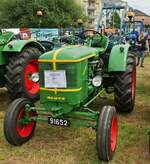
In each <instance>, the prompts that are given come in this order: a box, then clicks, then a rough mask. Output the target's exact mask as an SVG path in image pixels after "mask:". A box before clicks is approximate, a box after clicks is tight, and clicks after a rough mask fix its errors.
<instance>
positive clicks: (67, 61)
mask: <svg viewBox="0 0 150 164" xmlns="http://www.w3.org/2000/svg"><path fill="white" fill-rule="evenodd" d="M94 56H96V54H92V55H89V56H86V57H84V58H81V59H77V60H46V59H45V60H43V59H39V60H38V61H39V62H40V63H49V62H50V63H78V62H81V61H83V60H86V59H88V58H91V57H94Z"/></svg>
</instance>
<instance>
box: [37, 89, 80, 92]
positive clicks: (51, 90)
mask: <svg viewBox="0 0 150 164" xmlns="http://www.w3.org/2000/svg"><path fill="white" fill-rule="evenodd" d="M81 89H82V88H77V89H58V88H54V89H49V88H40V90H41V91H48V92H80V91H81Z"/></svg>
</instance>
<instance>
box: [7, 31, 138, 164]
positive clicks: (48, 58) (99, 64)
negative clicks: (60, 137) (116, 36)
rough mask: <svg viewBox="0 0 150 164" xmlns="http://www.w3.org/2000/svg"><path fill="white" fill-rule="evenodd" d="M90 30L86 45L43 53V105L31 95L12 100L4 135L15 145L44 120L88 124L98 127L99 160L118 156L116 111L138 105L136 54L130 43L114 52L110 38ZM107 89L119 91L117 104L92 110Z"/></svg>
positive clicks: (72, 125) (120, 46)
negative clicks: (94, 103) (130, 47)
mask: <svg viewBox="0 0 150 164" xmlns="http://www.w3.org/2000/svg"><path fill="white" fill-rule="evenodd" d="M86 32H88V33H90V35H87V41H86V44H85V45H84V46H82V45H74V46H73V45H72V46H66V47H62V48H60V49H57V50H53V51H49V52H46V53H44V54H43V55H41V56H40V58H39V66H40V70H39V72H40V103H41V107H39V106H37V107H36V106H34V104H33V103H32V102H31V101H30V100H28V99H26V98H19V99H16V100H14V101H13V102H12V103H11V105H10V106H9V109H8V110H7V112H6V114H5V118H4V134H5V137H6V139H7V141H8V142H9V143H10V144H12V145H15V146H19V145H22V144H23V143H25V142H27V141H28V140H29V139H31V138H32V136H33V133H34V130H35V127H36V122H38V121H39V122H45V123H47V124H49V125H51V126H63V127H87V128H93V129H95V130H96V148H97V153H98V157H99V159H100V160H104V161H109V160H111V159H112V157H113V154H114V152H115V149H116V144H117V129H118V126H117V115H116V110H117V111H118V112H126V113H129V112H131V111H132V110H133V108H134V102H135V88H136V62H135V57H134V55H133V54H131V53H130V52H129V45H128V44H126V45H116V46H114V47H113V48H112V50H111V53H109V54H108V52H107V47H108V42H109V40H108V38H107V37H106V36H104V35H102V34H100V33H99V32H96V31H94V30H89V31H86ZM91 33H92V35H91ZM105 90H106V91H107V92H108V93H110V92H111V91H112V90H113V91H114V106H115V107H113V106H104V107H103V108H102V110H101V109H97V111H94V110H92V109H90V107H89V105H90V104H91V103H92V102H93V101H94V100H95V99H96V98H98V97H99V96H101V94H102V92H103V91H105ZM115 108H116V110H115Z"/></svg>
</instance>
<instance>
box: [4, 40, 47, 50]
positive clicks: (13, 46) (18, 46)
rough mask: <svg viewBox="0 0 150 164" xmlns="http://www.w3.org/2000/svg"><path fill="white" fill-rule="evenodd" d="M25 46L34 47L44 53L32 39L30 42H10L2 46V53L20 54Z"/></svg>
mask: <svg viewBox="0 0 150 164" xmlns="http://www.w3.org/2000/svg"><path fill="white" fill-rule="evenodd" d="M25 46H34V47H38V48H40V50H42V51H44V48H43V46H42V45H41V44H40V43H39V42H37V41H36V40H34V39H30V40H12V41H11V42H9V43H8V44H7V45H5V46H4V48H3V52H21V51H22V49H23V48H24V47H25Z"/></svg>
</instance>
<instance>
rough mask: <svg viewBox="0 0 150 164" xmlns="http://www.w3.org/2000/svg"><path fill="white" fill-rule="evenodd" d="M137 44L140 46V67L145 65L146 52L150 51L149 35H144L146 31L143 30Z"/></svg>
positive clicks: (138, 62)
mask: <svg viewBox="0 0 150 164" xmlns="http://www.w3.org/2000/svg"><path fill="white" fill-rule="evenodd" d="M137 46H138V61H137V66H138V65H139V64H140V67H144V58H145V55H146V52H147V51H149V46H148V40H147V37H145V36H144V32H141V34H140V37H139V41H138V44H137ZM140 60H141V62H140Z"/></svg>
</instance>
